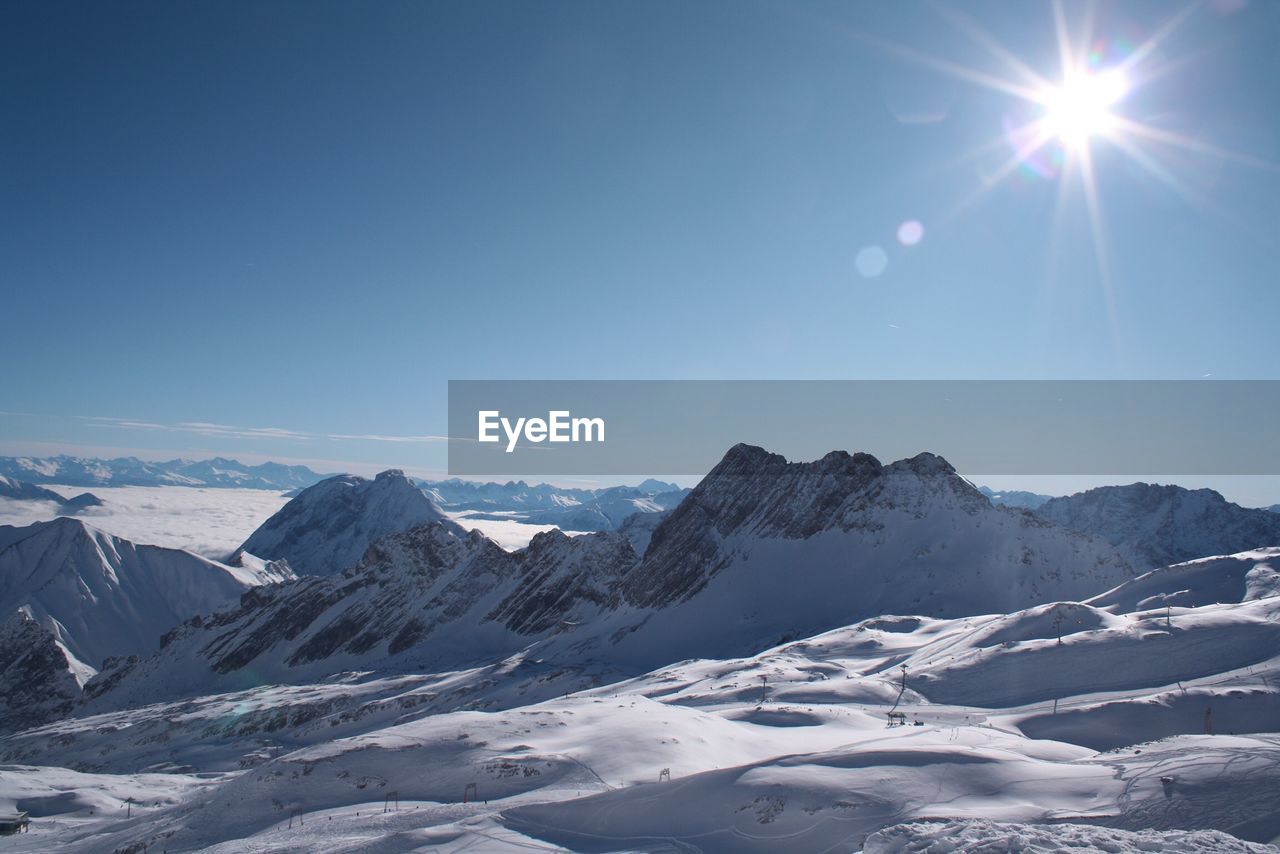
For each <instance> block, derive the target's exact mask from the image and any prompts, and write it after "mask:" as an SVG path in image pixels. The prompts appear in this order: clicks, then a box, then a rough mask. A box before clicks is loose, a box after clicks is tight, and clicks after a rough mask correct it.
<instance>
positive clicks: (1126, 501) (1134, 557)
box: [1036, 483, 1280, 569]
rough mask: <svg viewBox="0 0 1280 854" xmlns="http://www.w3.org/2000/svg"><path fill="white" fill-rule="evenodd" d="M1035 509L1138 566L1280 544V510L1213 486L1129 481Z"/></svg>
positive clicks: (1145, 567)
mask: <svg viewBox="0 0 1280 854" xmlns="http://www.w3.org/2000/svg"><path fill="white" fill-rule="evenodd" d="M1036 514H1037V515H1038V516H1040V517H1041V518H1042V519H1047V520H1048V521H1050V522H1054V523H1055V524H1058V525H1062V526H1064V527H1067V528H1071V529H1072V530H1076V531H1081V532H1083V533H1086V534H1090V535H1091V536H1095V537H1099V538H1100V539H1104V540H1106V541H1107V542H1109V543H1111V544H1112V545H1114V546H1116V548H1117V549H1119V550H1120V551H1121V553H1122V554H1124V555H1125V556H1126V557H1127V558H1128V559H1129V561H1130V562H1131V563H1132V564H1133V565H1134V566H1136V567H1138V568H1139V569H1153V568H1155V567H1158V566H1166V565H1168V564H1172V563H1179V562H1181V561H1186V560H1193V559H1195V558H1201V557H1208V556H1210V555H1228V554H1235V553H1236V552H1242V551H1247V550H1249V549H1257V548H1262V547H1265V546H1276V545H1280V515H1278V514H1275V513H1271V512H1269V511H1267V510H1257V509H1250V508H1246V507H1241V506H1239V505H1238V504H1232V503H1231V502H1229V501H1227V500H1226V499H1225V498H1223V497H1222V496H1221V495H1219V494H1218V493H1217V492H1214V491H1213V490H1212V489H1184V488H1183V487H1181V486H1158V485H1155V484H1150V483H1131V484H1129V485H1127V486H1102V487H1098V488H1097V489H1090V490H1088V491H1087V492H1081V493H1079V494H1077V495H1069V496H1066V497H1065V498H1054V499H1052V500H1050V501H1047V502H1045V503H1044V504H1043V505H1042V506H1041V507H1040V508H1039V509H1038V510H1036Z"/></svg>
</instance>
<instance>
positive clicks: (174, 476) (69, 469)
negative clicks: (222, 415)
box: [0, 455, 324, 490]
mask: <svg viewBox="0 0 1280 854" xmlns="http://www.w3.org/2000/svg"><path fill="white" fill-rule="evenodd" d="M0 475H3V476H5V477H8V478H12V479H14V480H20V481H25V482H26V483H33V484H42V483H56V484H61V485H63V486H90V487H92V486H204V487H236V488H242V489H278V490H290V489H297V488H299V487H304V486H310V485H311V484H313V483H315V482H316V481H318V480H320V479H321V478H323V477H324V475H320V474H316V473H315V472H313V471H312V470H311V469H309V468H307V467H306V466H290V465H283V464H281V463H271V462H267V463H262V464H261V465H246V464H244V463H241V462H237V461H236V460H229V459H225V458H223V457H215V458H213V459H211V460H182V459H177V460H169V461H167V462H151V461H146V460H140V459H138V458H137V457H118V458H116V459H110V460H104V459H97V458H89V457H72V456H65V455H63V456H56V457H0Z"/></svg>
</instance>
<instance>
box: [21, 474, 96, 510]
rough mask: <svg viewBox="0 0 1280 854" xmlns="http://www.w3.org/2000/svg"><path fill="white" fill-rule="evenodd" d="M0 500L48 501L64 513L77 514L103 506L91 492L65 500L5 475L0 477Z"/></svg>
mask: <svg viewBox="0 0 1280 854" xmlns="http://www.w3.org/2000/svg"><path fill="white" fill-rule="evenodd" d="M0 498H9V499H12V500H14V501H48V502H50V503H51V504H54V505H56V506H57V507H58V508H59V511H60V512H63V513H77V512H79V511H81V510H83V509H84V508H86V507H99V506H101V505H102V499H100V498H98V496H96V495H94V494H93V493H90V492H82V493H80V494H79V495H77V496H75V497H74V498H63V497H62V496H61V495H59V494H58V493H56V492H54V491H53V490H52V489H45V488H44V487H43V486H36V485H35V484H34V483H26V482H24V481H20V480H14V479H13V478H9V477H5V476H4V475H0Z"/></svg>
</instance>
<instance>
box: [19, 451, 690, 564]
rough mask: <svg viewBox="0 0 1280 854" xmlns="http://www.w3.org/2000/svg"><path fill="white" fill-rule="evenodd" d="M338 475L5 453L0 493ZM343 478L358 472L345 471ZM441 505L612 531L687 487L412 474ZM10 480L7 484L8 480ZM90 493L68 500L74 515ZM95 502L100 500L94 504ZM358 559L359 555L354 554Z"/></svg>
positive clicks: (313, 480) (278, 486) (248, 485)
mask: <svg viewBox="0 0 1280 854" xmlns="http://www.w3.org/2000/svg"><path fill="white" fill-rule="evenodd" d="M333 477H334V476H333V475H322V474H317V473H316V472H314V471H312V470H311V469H309V468H307V467H306V466H289V465H283V464H281V463H271V462H268V463H262V464H260V465H246V464H245V463H241V462H238V461H236V460H229V459H225V458H223V457H215V458H214V459H211V460H182V459H178V460H169V461H168V462H149V461H145V460H140V459H138V458H136V457H119V458H116V459H111V460H104V459H97V458H88V457H70V456H57V457H0V497H6V498H16V499H32V500H40V501H55V502H58V503H60V504H63V503H67V502H68V500H67V499H63V498H62V497H61V496H58V495H57V494H56V493H54V492H52V491H50V490H45V489H43V488H41V487H40V486H39V484H59V485H63V486H97V487H110V486H197V487H205V488H210V487H213V488H241V489H270V490H279V491H281V492H287V493H289V494H290V496H291V497H292V496H297V495H299V494H300V493H301V492H302V491H303V490H304V489H306V488H308V487H310V486H313V485H315V484H317V483H319V482H320V481H322V480H325V479H326V478H330V479H331V478H333ZM340 477H348V478H349V477H353V475H341V476H340ZM412 482H413V484H414V485H415V486H416V487H417V488H419V489H420V490H422V491H423V492H424V493H425V494H426V496H427V498H429V499H430V500H431V501H433V502H435V504H436V505H437V506H438V508H439V509H441V510H445V511H449V512H466V513H468V514H470V515H472V516H474V517H475V518H478V519H503V520H511V521H518V522H525V523H527V524H532V525H555V526H557V527H559V528H563V529H565V530H569V531H612V530H616V529H617V527H618V526H619V525H621V524H622V521H623V520H624V519H626V518H627V517H628V516H630V515H632V514H633V513H644V512H660V511H663V510H669V509H671V508H672V507H674V506H675V505H676V504H678V503H679V502H680V499H681V498H683V497H684V496H685V494H687V493H688V491H689V490H687V489H681V488H680V487H678V486H676V485H675V484H674V483H665V482H663V481H660V480H653V479H650V480H646V481H644V482H642V483H640V484H639V485H637V486H610V487H600V488H596V489H580V488H573V487H560V486H552V485H550V484H546V483H539V484H535V485H531V484H528V483H525V482H524V481H522V480H520V481H508V482H507V483H487V482H476V481H466V480H459V479H456V478H454V479H450V480H421V479H413V481H412ZM6 484H7V485H6ZM89 498H92V496H89V497H88V498H86V497H83V496H81V497H77V498H76V499H70V502H71V503H70V504H69V505H68V512H74V511H75V510H76V509H80V507H82V506H87V505H86V504H83V503H82V504H80V505H77V504H76V503H75V502H87V501H89ZM96 500H97V499H94V501H96ZM355 557H356V558H358V557H359V554H357V555H355Z"/></svg>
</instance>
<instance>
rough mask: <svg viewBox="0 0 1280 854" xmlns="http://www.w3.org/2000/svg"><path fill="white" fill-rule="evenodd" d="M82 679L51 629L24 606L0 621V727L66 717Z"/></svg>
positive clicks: (25, 725)
mask: <svg viewBox="0 0 1280 854" xmlns="http://www.w3.org/2000/svg"><path fill="white" fill-rule="evenodd" d="M79 696H80V684H79V682H78V681H77V680H76V677H75V675H74V674H73V673H72V670H71V665H70V662H69V661H68V660H67V656H66V654H65V653H64V652H63V650H62V648H61V647H60V646H59V645H58V641H57V638H55V637H54V634H53V632H51V631H49V630H47V629H45V628H43V627H42V626H41V625H40V624H39V623H37V622H36V621H35V620H33V619H31V617H30V616H28V615H27V614H26V613H25V612H23V611H16V612H13V613H12V614H11V615H10V616H9V617H8V619H6V620H4V621H3V622H0V732H12V731H15V730H21V729H27V728H29V727H34V726H40V725H41V724H45V723H48V722H49V721H53V720H57V719H58V718H61V717H63V716H65V715H66V714H67V713H68V712H69V711H70V710H71V709H72V707H73V706H74V704H75V702H76V701H77V700H78V699H79Z"/></svg>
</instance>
